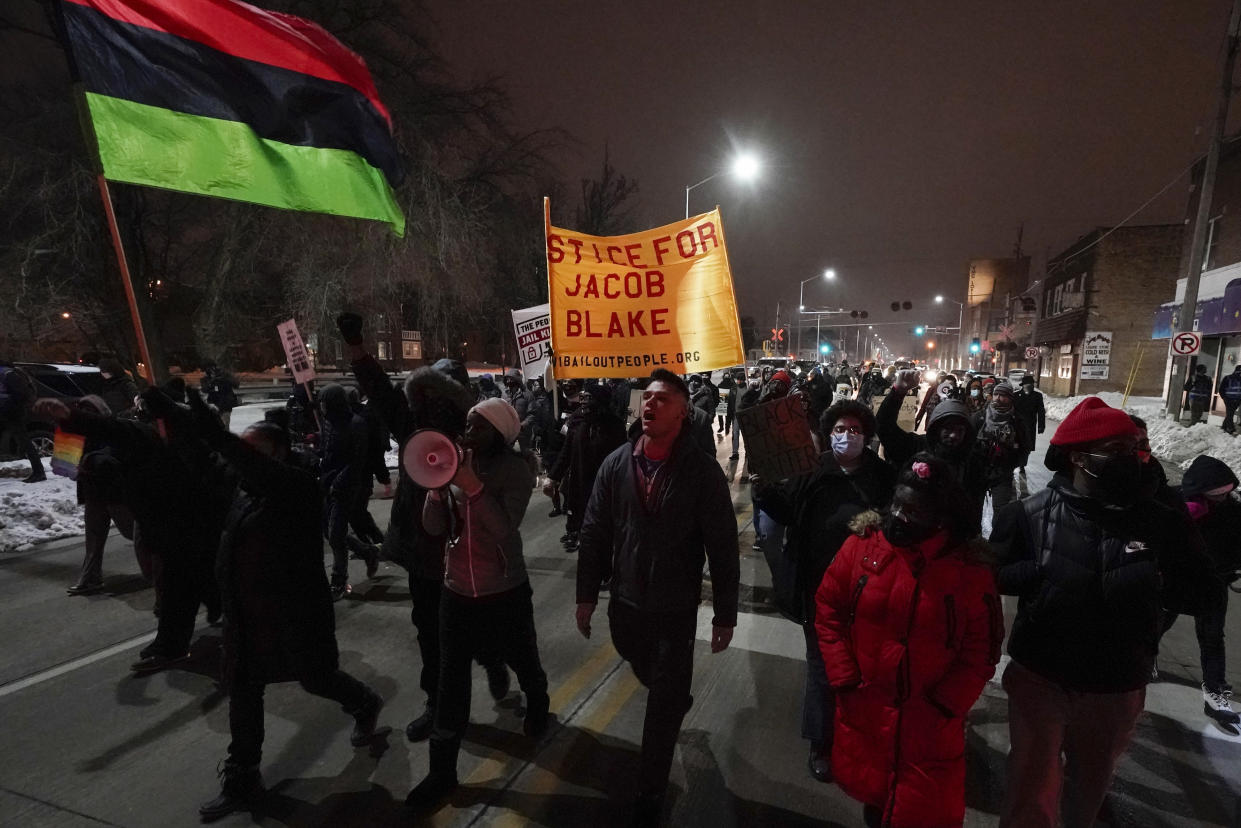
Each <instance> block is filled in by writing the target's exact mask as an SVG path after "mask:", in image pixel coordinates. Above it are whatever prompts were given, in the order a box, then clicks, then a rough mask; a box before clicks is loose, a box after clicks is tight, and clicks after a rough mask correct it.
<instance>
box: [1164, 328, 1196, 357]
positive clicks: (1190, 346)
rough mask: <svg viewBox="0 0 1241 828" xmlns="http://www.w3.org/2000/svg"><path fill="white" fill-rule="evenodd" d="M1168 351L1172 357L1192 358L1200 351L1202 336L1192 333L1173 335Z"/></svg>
mask: <svg viewBox="0 0 1241 828" xmlns="http://www.w3.org/2000/svg"><path fill="white" fill-rule="evenodd" d="M1168 350H1169V352H1170V353H1171V354H1172V356H1193V355H1194V354H1196V353H1198V352H1199V351H1201V350H1202V334H1199V333H1195V332H1194V331H1185V332H1184V333H1178V334H1173V335H1172V341H1171V343H1170V344H1169V345H1168Z"/></svg>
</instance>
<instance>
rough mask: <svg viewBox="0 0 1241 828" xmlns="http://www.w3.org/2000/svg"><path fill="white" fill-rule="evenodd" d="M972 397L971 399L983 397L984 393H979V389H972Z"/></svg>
mask: <svg viewBox="0 0 1241 828" xmlns="http://www.w3.org/2000/svg"><path fill="white" fill-rule="evenodd" d="M970 396H971V397H981V396H982V392H981V391H979V390H978V389H977V388H971V389H970Z"/></svg>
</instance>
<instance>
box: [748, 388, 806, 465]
mask: <svg viewBox="0 0 1241 828" xmlns="http://www.w3.org/2000/svg"><path fill="white" fill-rule="evenodd" d="M737 424H738V425H740V426H741V436H742V437H744V438H745V450H746V463H747V465H748V466H749V468H750V471H751V472H752V473H754V474H757V475H758V476H759V477H761V478H763V479H764V480H767V481H770V482H775V481H777V480H784V479H786V478H789V477H797V476H798V475H802V474H806V473H808V472H812V471H814V470H815V469H816V468H818V465H819V451H818V449H816V448H815V446H814V440H813V439H812V438H811V436H810V424H809V423H808V422H806V411H805V408H804V406H803V405H802V402H801V399H800V398H798V397H784V398H782V399H779V400H773V401H772V402H769V403H763V404H762V405H755V406H751V407H749V408H743V409H741V410H739V411H738V412H737Z"/></svg>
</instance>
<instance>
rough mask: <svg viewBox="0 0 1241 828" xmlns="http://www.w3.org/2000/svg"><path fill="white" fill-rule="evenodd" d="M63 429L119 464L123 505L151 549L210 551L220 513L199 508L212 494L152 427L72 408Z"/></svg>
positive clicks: (142, 423) (217, 530)
mask: <svg viewBox="0 0 1241 828" xmlns="http://www.w3.org/2000/svg"><path fill="white" fill-rule="evenodd" d="M61 427H62V428H63V429H64V430H65V431H69V432H72V433H74V434H81V435H83V436H84V437H86V438H87V440H88V441H90V442H91V443H92V444H93V445H98V446H101V447H102V446H107V447H108V450H109V451H110V452H111V454H112V456H113V457H114V458H115V459H116V460H117V461H119V462H120V463H121V464H122V466H123V467H124V470H125V478H124V479H125V482H126V484H127V491H126V496H127V505H128V506H129V508H130V511H132V512H133V514H134V518H135V519H136V520H137V521H138V524H139V525H140V526H141V527H142V536H143V538H144V539H145V541H146V542H147V543H148V544H149V545H150V546H151V548H152V549H154V550H156V551H157V552H160V553H164V554H168V553H170V552H173V551H178V550H182V549H185V548H187V547H189V548H194V549H202V548H205V547H209V548H210V549H211V550H214V544H215V542H216V541H217V540H218V538H219V524H218V522H217V523H216V524H215V526H214V531H212V529H213V527H211V526H210V525H209V523H210V522H211V519H212V518H215V517H218V515H217V514H216V512H215V511H214V510H208V509H204V508H203V504H204V503H206V502H208V501H209V500H211V493H210V492H209V491H208V490H207V489H206V488H205V486H204V481H203V480H202V479H201V478H200V477H198V476H197V475H195V474H193V473H191V470H190V468H189V467H188V466H187V465H186V464H185V462H184V461H183V459H182V457H181V456H180V455H179V454H178V452H177V451H175V450H174V449H173V448H172V447H171V446H170V445H168V444H167V443H165V442H164V440H163V439H162V438H161V437H160V436H159V433H158V432H157V431H156V430H155V427H154V426H152V425H150V424H148V423H145V422H139V421H137V420H125V419H117V418H115V417H105V416H101V415H99V414H95V413H93V412H90V411H84V410H82V409H73V410H72V411H71V412H70V415H69V419H68V420H66V421H65V422H64V423H63V424H62V426H61ZM208 534H210V538H209V539H208V538H207V535H208Z"/></svg>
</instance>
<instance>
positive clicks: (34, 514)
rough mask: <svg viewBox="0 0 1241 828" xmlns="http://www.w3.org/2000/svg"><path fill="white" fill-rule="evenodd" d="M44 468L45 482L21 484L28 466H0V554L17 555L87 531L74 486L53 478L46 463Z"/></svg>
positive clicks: (7, 464) (65, 480) (28, 468)
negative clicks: (28, 549) (34, 546)
mask: <svg viewBox="0 0 1241 828" xmlns="http://www.w3.org/2000/svg"><path fill="white" fill-rule="evenodd" d="M43 467H44V469H45V470H46V472H47V480H45V481H44V482H42V483H23V482H22V478H24V477H25V476H26V475H28V474H30V464H29V463H27V462H26V461H24V460H21V461H17V462H14V463H0V552H17V551H20V550H22V549H26V548H27V547H29V546H30V545H31V544H35V543H39V542H41V541H49V540H55V539H56V538H67V537H72V536H73V535H80V534H82V533H83V532H84V531H86V530H85V528H84V527H83V522H82V507H81V506H79V505H78V496H77V484H76V483H74V482H73V481H72V480H70V479H69V478H67V477H59V476H56V475H53V474H52V470H51V466H50V463H49V462H48V461H47V460H46V459H45V460H44V462H43Z"/></svg>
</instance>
